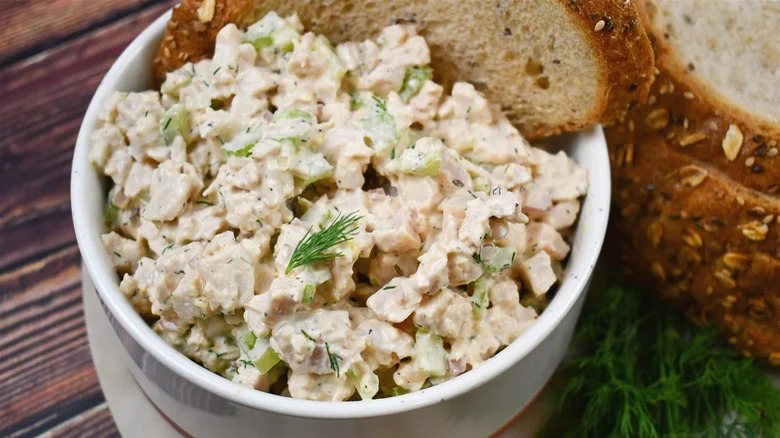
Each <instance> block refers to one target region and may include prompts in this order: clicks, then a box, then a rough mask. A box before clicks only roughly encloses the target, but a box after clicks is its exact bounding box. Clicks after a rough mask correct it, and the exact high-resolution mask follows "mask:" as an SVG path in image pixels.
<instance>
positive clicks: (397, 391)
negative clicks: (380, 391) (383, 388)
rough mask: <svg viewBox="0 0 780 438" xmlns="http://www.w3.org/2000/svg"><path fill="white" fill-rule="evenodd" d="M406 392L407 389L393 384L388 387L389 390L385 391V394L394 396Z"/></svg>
mask: <svg viewBox="0 0 780 438" xmlns="http://www.w3.org/2000/svg"><path fill="white" fill-rule="evenodd" d="M407 392H409V391H407V390H405V389H403V388H401V387H400V386H393V387H392V388H390V391H387V395H389V396H390V397H395V396H397V395H403V394H406V393H407Z"/></svg>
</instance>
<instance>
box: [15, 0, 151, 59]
mask: <svg viewBox="0 0 780 438" xmlns="http://www.w3.org/2000/svg"><path fill="white" fill-rule="evenodd" d="M160 2H161V0H68V1H63V0H36V1H29V0H27V1H25V0H10V1H5V2H3V10H2V14H1V15H0V17H1V18H0V65H4V64H7V63H10V62H13V61H14V60H16V59H19V58H22V57H24V56H25V55H31V54H33V53H35V52H36V51H40V49H42V48H45V47H47V46H51V45H53V44H57V43H59V42H61V41H62V40H63V39H68V38H73V37H75V36H78V35H80V34H82V33H84V32H85V31H89V30H90V29H92V28H95V27H98V26H100V25H101V24H104V23H107V22H110V21H112V20H114V19H116V18H118V17H121V16H124V15H128V14H131V13H133V12H135V11H138V10H141V9H142V8H143V7H145V6H148V5H151V4H154V3H160Z"/></svg>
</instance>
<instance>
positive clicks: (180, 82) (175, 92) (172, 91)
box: [160, 72, 192, 97]
mask: <svg viewBox="0 0 780 438" xmlns="http://www.w3.org/2000/svg"><path fill="white" fill-rule="evenodd" d="M191 81H192V76H191V75H189V74H177V72H172V73H168V76H167V77H166V78H165V82H163V83H162V85H161V86H160V91H161V92H162V93H163V94H167V95H169V96H172V97H179V91H180V90H181V89H182V87H184V86H185V85H187V84H189V83H190V82H191Z"/></svg>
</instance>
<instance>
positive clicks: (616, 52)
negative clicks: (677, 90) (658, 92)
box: [532, 0, 654, 137]
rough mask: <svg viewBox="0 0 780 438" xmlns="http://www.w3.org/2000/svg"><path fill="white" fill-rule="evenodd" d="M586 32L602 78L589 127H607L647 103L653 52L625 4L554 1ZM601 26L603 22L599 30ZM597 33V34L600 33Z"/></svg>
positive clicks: (555, 131) (634, 12) (633, 10)
mask: <svg viewBox="0 0 780 438" xmlns="http://www.w3.org/2000/svg"><path fill="white" fill-rule="evenodd" d="M557 1H558V2H560V3H561V4H562V5H564V6H565V7H566V8H567V9H568V11H569V13H570V14H571V15H572V16H574V17H575V18H576V20H578V21H579V22H580V23H581V25H582V26H583V28H584V29H585V30H586V31H587V33H586V35H587V39H588V42H589V43H590V44H591V47H593V49H594V51H595V52H596V53H599V54H600V56H599V58H598V61H599V65H600V67H601V68H600V70H601V75H600V76H599V80H600V84H599V85H600V88H601V89H602V90H603V92H602V93H601V94H600V95H599V96H596V98H597V99H598V104H597V105H596V106H595V107H594V110H593V112H592V113H591V115H590V117H589V119H590V121H589V122H588V124H593V123H609V122H611V121H613V120H616V119H618V118H620V117H621V116H622V115H623V114H625V112H626V110H628V109H630V108H633V107H634V106H636V105H637V104H639V103H644V102H645V101H646V99H647V96H648V92H649V89H650V84H651V83H652V81H653V75H652V72H653V68H654V62H653V49H652V46H651V44H650V41H649V39H648V37H647V34H646V32H645V29H644V27H643V26H642V25H641V22H640V20H639V15H638V13H637V10H636V8H635V7H634V6H633V4H632V3H631V2H626V1H625V0H557ZM600 22H603V23H604V25H603V27H602V25H601V24H599V23H600ZM599 28H600V30H596V29H599ZM584 126H585V124H579V125H573V126H566V127H561V128H558V129H548V130H541V131H539V132H535V133H534V134H533V135H532V137H546V136H550V135H553V134H559V133H561V132H562V131H571V130H576V129H580V128H582V127H584Z"/></svg>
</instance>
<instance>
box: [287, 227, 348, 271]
mask: <svg viewBox="0 0 780 438" xmlns="http://www.w3.org/2000/svg"><path fill="white" fill-rule="evenodd" d="M360 218H361V216H358V215H357V211H353V212H352V213H349V214H347V215H346V216H342V215H341V213H339V214H338V216H336V219H334V220H333V222H331V224H330V225H328V226H327V227H326V228H324V229H322V230H320V231H317V232H316V233H313V234H312V233H311V228H309V230H308V231H306V234H305V235H304V236H303V238H302V239H301V240H299V241H298V244H297V245H295V249H294V250H293V253H292V256H291V257H290V262H289V263H287V269H285V271H284V272H285V274H289V273H290V271H292V270H293V269H295V268H297V267H299V266H304V265H310V264H312V263H321V262H325V261H327V260H330V259H332V258H335V257H343V256H344V254H342V253H340V252H337V253H326V252H325V251H327V250H328V249H330V248H332V247H334V246H336V245H339V244H341V243H344V242H347V241H349V240H351V239H352V237H354V235H355V234H357V232H358V227H357V225H355V223H356V222H357V221H358V220H360Z"/></svg>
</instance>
